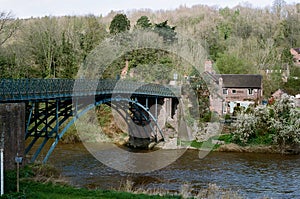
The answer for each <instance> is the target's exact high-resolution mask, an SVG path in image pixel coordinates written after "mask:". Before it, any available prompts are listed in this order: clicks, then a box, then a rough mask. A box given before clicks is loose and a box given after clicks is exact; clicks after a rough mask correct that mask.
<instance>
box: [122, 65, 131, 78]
mask: <svg viewBox="0 0 300 199" xmlns="http://www.w3.org/2000/svg"><path fill="white" fill-rule="evenodd" d="M128 66H129V64H128V60H126V61H125V67H124V68H123V69H122V71H121V79H124V78H125V77H126V75H127V72H128Z"/></svg>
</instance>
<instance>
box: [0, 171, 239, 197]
mask: <svg viewBox="0 0 300 199" xmlns="http://www.w3.org/2000/svg"><path fill="white" fill-rule="evenodd" d="M20 177H21V178H20V191H19V192H17V188H16V184H17V182H16V172H15V171H9V172H5V194H4V195H3V196H2V197H1V196H0V198H1V199H4V198H5V199H8V198H9V199H14V198H39V199H44V198H45V199H46V198H51V199H53V198H54V199H55V198H67V199H68V198H70V199H74V198H78V199H79V198H89V199H92V198H97V199H98V198H120V199H122V198H124V199H125V198H126V199H127V198H132V199H135V198H137V199H144V198H151V199H156V198H157V199H158V198H195V199H196V198H220V199H221V198H231V199H240V198H242V197H241V196H240V195H239V194H238V193H237V192H233V191H231V190H224V189H221V188H220V187H218V186H217V185H215V184H209V185H208V187H206V188H203V189H202V190H199V191H198V192H197V193H195V190H194V189H193V187H192V185H191V184H188V183H187V184H183V185H182V187H181V190H180V191H179V192H178V193H174V192H172V193H170V192H168V191H166V190H143V189H138V190H135V189H134V188H133V187H132V183H131V182H130V181H127V182H126V183H125V184H124V185H123V186H122V187H120V190H100V189H93V190H91V189H87V188H76V187H72V186H70V185H68V183H67V181H65V180H64V179H63V178H62V177H61V176H60V174H59V172H58V171H57V170H56V169H55V168H53V167H52V166H49V165H30V166H26V168H24V169H21V172H20Z"/></svg>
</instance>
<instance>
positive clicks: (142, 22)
mask: <svg viewBox="0 0 300 199" xmlns="http://www.w3.org/2000/svg"><path fill="white" fill-rule="evenodd" d="M151 26H152V24H151V22H150V20H149V18H148V17H147V16H141V17H140V18H139V19H138V20H137V21H136V26H135V27H136V28H140V29H149V28H150V27H151Z"/></svg>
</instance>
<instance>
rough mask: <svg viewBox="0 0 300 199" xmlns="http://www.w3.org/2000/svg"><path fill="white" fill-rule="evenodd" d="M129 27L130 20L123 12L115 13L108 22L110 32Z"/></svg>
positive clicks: (114, 32) (120, 30) (124, 29)
mask: <svg viewBox="0 0 300 199" xmlns="http://www.w3.org/2000/svg"><path fill="white" fill-rule="evenodd" d="M129 29H130V21H129V19H128V18H127V16H126V15H125V14H117V15H116V16H115V17H114V18H113V20H112V21H111V23H110V26H109V32H110V34H118V33H120V32H125V31H128V30H129Z"/></svg>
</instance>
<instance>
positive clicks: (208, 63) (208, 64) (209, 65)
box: [204, 60, 215, 74]
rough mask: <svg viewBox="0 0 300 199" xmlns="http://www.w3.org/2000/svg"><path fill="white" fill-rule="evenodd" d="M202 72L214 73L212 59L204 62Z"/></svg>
mask: <svg viewBox="0 0 300 199" xmlns="http://www.w3.org/2000/svg"><path fill="white" fill-rule="evenodd" d="M204 72H209V73H211V74H214V73H215V72H214V70H213V68H212V61H211V60H206V61H205V64H204Z"/></svg>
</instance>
